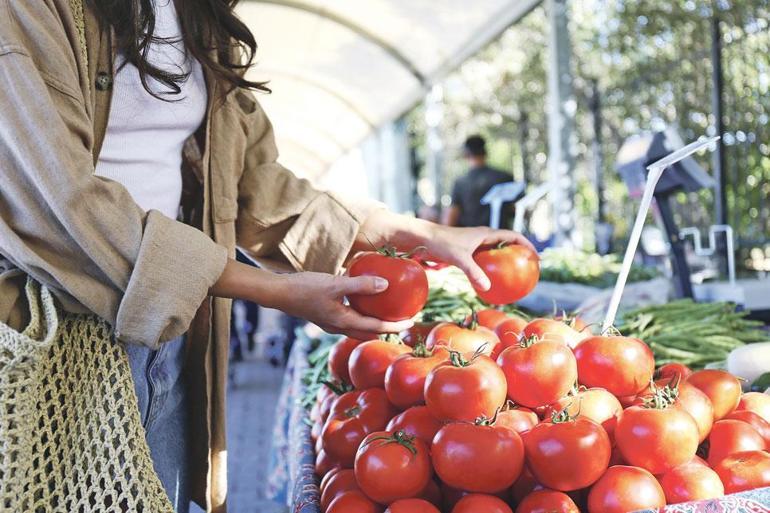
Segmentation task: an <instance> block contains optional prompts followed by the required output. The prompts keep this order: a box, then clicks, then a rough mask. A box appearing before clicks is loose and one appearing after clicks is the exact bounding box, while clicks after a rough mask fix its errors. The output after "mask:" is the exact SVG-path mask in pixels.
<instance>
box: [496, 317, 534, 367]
mask: <svg viewBox="0 0 770 513" xmlns="http://www.w3.org/2000/svg"><path fill="white" fill-rule="evenodd" d="M526 325H527V321H525V320H524V319H522V318H521V317H513V316H509V317H508V318H507V319H505V320H504V321H503V322H501V323H500V324H498V325H497V327H496V328H495V335H497V338H499V339H500V343H499V344H497V345H496V346H495V349H494V350H493V351H492V354H491V355H490V356H491V357H492V359H493V360H497V357H498V356H499V355H500V353H502V352H503V351H504V350H506V349H508V348H509V347H511V346H516V345H518V344H519V338H520V335H521V331H522V330H523V329H524V326H526Z"/></svg>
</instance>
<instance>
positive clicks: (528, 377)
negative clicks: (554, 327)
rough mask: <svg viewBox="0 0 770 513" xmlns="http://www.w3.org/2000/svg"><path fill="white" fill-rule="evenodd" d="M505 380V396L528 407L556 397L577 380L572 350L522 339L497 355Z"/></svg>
mask: <svg viewBox="0 0 770 513" xmlns="http://www.w3.org/2000/svg"><path fill="white" fill-rule="evenodd" d="M497 364H498V365H499V366H500V368H501V369H502V370H503V373H504V374H505V379H506V381H507V383H508V397H509V398H510V399H511V400H512V401H513V402H514V403H516V404H521V405H523V406H527V407H529V408H537V407H538V406H546V405H548V404H551V403H553V402H554V401H556V400H558V399H559V398H560V397H563V396H565V395H567V393H568V392H569V391H570V390H571V389H572V387H574V386H575V383H576V382H577V362H576V361H575V356H574V355H573V354H572V350H571V349H570V348H569V347H567V346H565V345H564V344H561V343H559V342H550V341H548V340H543V341H538V339H537V338H536V337H530V338H523V339H521V342H520V343H519V345H518V346H513V347H509V348H508V349H506V350H505V351H503V352H502V353H501V354H500V356H499V357H498V358H497Z"/></svg>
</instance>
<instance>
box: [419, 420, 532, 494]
mask: <svg viewBox="0 0 770 513" xmlns="http://www.w3.org/2000/svg"><path fill="white" fill-rule="evenodd" d="M431 458H432V460H433V468H434V469H435V470H436V474H438V476H439V478H441V480H442V481H443V482H444V483H446V484H447V485H449V486H451V487H453V488H458V489H460V490H467V491H470V492H483V493H495V492H499V491H502V490H505V489H506V488H508V487H509V486H511V485H512V484H513V483H514V482H515V481H516V479H517V478H518V477H519V474H521V469H522V467H523V466H524V446H523V444H522V442H521V438H520V437H519V435H518V434H516V433H515V432H514V431H511V430H510V429H508V428H504V427H499V426H494V425H485V424H484V423H483V421H479V422H477V423H476V424H469V423H462V422H457V423H454V424H447V425H446V426H444V427H443V428H441V429H440V430H439V432H438V433H436V437H435V438H434V439H433V446H432V447H431Z"/></svg>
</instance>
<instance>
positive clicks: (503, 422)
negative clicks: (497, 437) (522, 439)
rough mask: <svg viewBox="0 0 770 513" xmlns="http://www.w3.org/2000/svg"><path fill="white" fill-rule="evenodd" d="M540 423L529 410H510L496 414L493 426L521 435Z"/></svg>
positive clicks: (535, 415) (516, 408)
mask: <svg viewBox="0 0 770 513" xmlns="http://www.w3.org/2000/svg"><path fill="white" fill-rule="evenodd" d="M539 421H540V419H538V418H537V414H535V412H533V411H532V410H530V409H529V408H520V407H515V408H510V409H507V410H502V411H501V412H500V413H498V414H497V419H495V426H501V427H506V428H508V429H512V430H513V431H516V432H517V433H518V434H522V433H524V432H525V431H529V430H530V429H532V428H533V427H535V425H536V424H537V423H538V422H539Z"/></svg>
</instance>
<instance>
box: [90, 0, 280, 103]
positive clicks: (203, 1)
mask: <svg viewBox="0 0 770 513" xmlns="http://www.w3.org/2000/svg"><path fill="white" fill-rule="evenodd" d="M155 1H158V2H163V1H167V2H174V4H175V6H176V11H177V15H178V16H179V22H180V25H181V27H182V34H183V43H184V45H185V49H186V51H187V52H188V53H189V54H190V55H191V56H192V57H194V58H195V59H197V60H198V61H199V62H200V63H201V66H203V67H204V68H208V69H209V70H210V71H211V72H213V73H214V75H215V76H216V77H218V78H219V79H220V80H221V81H222V82H224V83H225V84H226V85H227V87H226V91H227V92H229V91H231V90H232V89H235V88H238V87H243V88H248V89H254V90H259V91H264V92H270V89H268V88H267V86H266V85H265V82H253V81H251V80H247V79H246V78H245V73H246V70H247V69H248V68H249V67H250V66H251V64H252V63H253V61H254V56H255V54H256V51H257V42H256V40H255V39H254V35H253V34H252V33H251V30H249V27H247V26H246V24H245V23H243V22H242V21H241V20H240V19H238V17H237V16H236V15H235V13H234V12H233V10H234V8H235V4H237V3H238V0H155ZM88 2H89V3H90V4H91V6H92V7H93V8H94V10H95V11H96V13H97V16H98V17H99V19H100V21H101V22H102V23H104V24H105V25H108V26H111V27H112V28H113V30H114V31H115V36H116V39H117V40H116V41H115V43H116V46H117V49H118V50H119V51H120V52H121V53H122V54H123V56H124V57H125V59H126V62H128V63H131V64H133V65H134V66H136V67H137V69H138V70H139V76H140V77H141V80H142V85H143V86H144V88H145V89H146V90H147V91H148V92H149V93H150V94H152V95H154V96H156V97H158V98H160V96H159V95H158V94H157V93H155V92H153V90H152V89H151V88H150V86H149V82H148V80H147V79H148V77H151V78H153V79H155V80H157V81H158V82H160V83H161V84H163V85H164V86H166V87H168V89H169V90H170V91H169V92H170V94H172V95H175V94H179V92H180V90H181V88H180V84H182V83H183V82H184V81H185V80H187V77H188V75H189V72H188V73H184V72H182V71H181V70H180V72H179V73H174V72H171V71H168V70H164V69H161V68H158V67H156V66H154V65H153V64H151V63H150V62H149V61H148V59H147V56H148V52H149V50H150V44H151V43H161V44H162V43H171V42H174V41H170V40H168V39H163V38H159V37H157V36H155V34H154V32H155V12H154V10H153V0H88ZM164 94H165V93H164Z"/></svg>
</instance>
